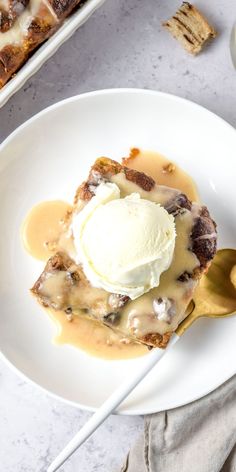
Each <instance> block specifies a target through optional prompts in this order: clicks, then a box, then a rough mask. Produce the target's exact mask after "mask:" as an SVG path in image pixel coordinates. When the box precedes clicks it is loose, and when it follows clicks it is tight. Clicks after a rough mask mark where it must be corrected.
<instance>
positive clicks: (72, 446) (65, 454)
mask: <svg viewBox="0 0 236 472" xmlns="http://www.w3.org/2000/svg"><path fill="white" fill-rule="evenodd" d="M178 339H179V336H177V334H174V335H173V336H172V338H171V339H170V342H169V343H168V347H167V348H166V349H158V348H157V349H153V350H152V351H151V352H150V353H149V354H148V355H147V356H146V358H145V362H144V365H143V366H142V368H141V369H139V370H138V371H137V372H136V373H135V375H134V376H131V377H130V378H129V379H128V381H127V380H125V381H124V382H123V383H122V384H121V386H120V387H119V388H118V389H116V390H115V392H114V393H112V394H111V396H110V397H109V398H108V399H107V400H106V401H105V402H104V403H103V404H102V406H101V407H100V408H99V409H98V410H97V411H96V413H94V415H93V416H91V418H90V419H89V420H88V421H87V423H85V425H84V426H83V427H82V428H81V430H80V431H79V432H78V433H77V434H76V435H75V436H74V438H73V439H72V440H71V441H70V442H69V443H68V444H67V446H66V447H65V448H64V449H63V450H62V451H61V452H60V454H59V455H58V456H57V457H56V459H55V460H54V461H53V462H52V464H51V465H50V466H49V467H48V471H47V472H55V471H56V470H58V469H59V467H61V465H62V464H64V462H65V461H66V460H67V459H68V458H69V457H70V456H71V455H72V454H73V452H75V451H76V449H78V447H80V446H81V444H83V442H84V441H86V439H88V438H89V436H91V434H93V432H94V431H96V429H97V428H98V427H99V426H100V424H102V423H103V422H104V421H105V419H106V418H107V417H108V416H109V415H110V414H111V413H112V412H113V411H114V410H115V409H116V408H117V407H118V406H119V405H120V404H121V403H122V401H123V400H124V399H125V398H126V397H127V396H128V395H129V394H130V393H131V392H132V390H133V389H134V388H135V387H136V385H138V384H139V383H140V381H141V380H142V379H144V377H145V376H146V375H147V374H148V372H150V370H151V369H152V368H153V367H154V366H155V364H156V363H157V362H158V361H159V360H160V359H161V358H162V357H163V356H164V354H165V353H166V352H167V351H168V350H169V349H170V347H171V346H173V345H174V344H175V343H176V341H178Z"/></svg>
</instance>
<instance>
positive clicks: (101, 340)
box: [22, 149, 199, 359]
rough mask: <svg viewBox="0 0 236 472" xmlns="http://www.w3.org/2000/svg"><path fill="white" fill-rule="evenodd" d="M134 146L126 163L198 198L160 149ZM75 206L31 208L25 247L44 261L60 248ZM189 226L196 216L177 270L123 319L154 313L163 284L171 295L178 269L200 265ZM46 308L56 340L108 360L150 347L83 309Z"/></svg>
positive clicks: (127, 187) (124, 185) (125, 188)
mask: <svg viewBox="0 0 236 472" xmlns="http://www.w3.org/2000/svg"><path fill="white" fill-rule="evenodd" d="M135 151H136V152H135V153H134V152H133V153H131V156H130V158H128V159H125V162H124V163H125V165H127V166H128V167H131V168H134V169H136V170H139V171H142V172H144V173H146V174H148V175H151V176H152V177H153V178H154V180H156V182H157V183H158V184H160V185H165V186H167V187H172V188H177V189H179V190H181V191H182V192H183V193H185V194H186V195H187V196H188V197H189V198H190V199H191V200H193V201H199V198H198V194H197V189H196V186H195V183H194V182H193V180H192V179H191V177H189V176H188V175H187V174H186V173H185V172H184V171H182V169H180V168H179V167H178V166H176V165H175V164H173V163H170V161H169V160H167V159H166V158H164V157H163V156H160V155H159V154H157V153H155V152H150V151H148V152H146V151H140V150H139V149H136V150H135ZM114 182H116V183H117V184H118V185H119V187H120V188H121V190H122V194H123V195H122V196H124V195H125V194H127V193H131V192H133V191H137V186H135V184H132V183H131V182H130V183H128V182H127V181H126V182H125V179H124V178H120V176H119V175H117V176H116V178H114ZM133 186H134V188H133ZM139 190H140V189H139ZM174 192H175V191H173V194H174ZM139 193H140V194H141V193H142V195H141V196H142V197H143V198H150V199H154V201H155V195H152V192H142V191H139ZM162 198H163V201H165V198H166V196H165V194H164V193H163V195H159V196H158V199H159V200H158V201H160V199H162ZM70 209H71V207H70V205H68V203H66V202H62V201H51V202H50V201H49V202H43V203H40V204H39V205H36V206H35V207H34V208H33V209H32V210H31V212H30V213H29V215H28V216H27V218H26V220H25V222H24V225H23V229H22V238H23V244H24V247H25V248H26V250H27V251H28V252H29V253H30V254H31V255H32V256H33V257H35V258H37V259H41V260H44V261H45V260H47V259H48V257H49V256H50V255H51V254H53V253H54V252H55V250H56V248H58V245H57V244H55V242H56V241H58V240H59V237H60V233H61V231H62V225H63V219H64V217H65V215H66V213H67V211H68V210H69V211H70ZM190 226H191V221H190V220H186V222H185V224H184V232H185V233H184V235H179V237H177V238H176V249H175V255H174V260H173V262H174V263H173V262H172V270H168V271H167V272H165V273H164V274H162V277H161V281H162V283H161V284H160V286H159V287H157V288H156V289H153V290H152V291H150V292H149V293H148V294H145V295H143V296H142V297H140V298H139V299H137V300H134V301H133V302H131V303H129V304H128V305H127V307H125V308H124V310H123V315H124V316H123V315H122V316H123V321H122V323H126V322H127V320H129V319H135V316H136V315H139V317H140V313H141V311H142V312H143V311H145V312H146V313H147V311H148V312H150V310H152V301H153V298H154V297H156V296H158V295H161V294H162V290H163V287H164V290H163V292H165V296H166V295H167V296H168V295H170V296H171V295H172V293H173V280H176V275H177V273H178V270H179V271H181V268H182V267H183V266H184V267H185V266H186V268H187V269H188V270H189V271H191V270H192V268H193V267H194V266H196V260H195V258H194V255H193V254H192V253H190V251H187V245H188V237H187V235H188V234H189V227H190ZM177 232H178V231H177ZM181 238H182V239H181ZM60 243H61V246H60V247H62V248H64V250H66V252H67V253H72V252H73V244H72V243H71V241H68V240H66V239H65V238H64V237H62V238H60ZM171 284H172V286H171ZM168 286H169V288H168ZM181 297H184V293H181V290H180V291H179V298H178V297H177V299H178V300H179V303H180V304H181V301H183V300H181ZM47 311H48V312H49V316H50V318H51V319H52V320H53V322H54V324H55V325H56V328H57V333H56V336H55V338H54V342H55V343H56V344H70V345H73V346H75V347H77V348H80V349H83V350H85V351H86V352H88V353H89V354H91V355H94V356H98V357H102V358H106V359H125V358H132V357H138V356H141V355H144V354H145V353H147V352H148V349H147V347H146V346H142V345H140V344H138V343H135V342H130V341H128V340H127V339H124V336H123V335H120V334H119V333H117V332H114V331H113V330H112V329H111V328H109V327H106V326H104V325H101V324H100V323H97V322H96V321H92V320H91V319H89V318H86V317H85V315H84V314H82V312H81V313H79V314H76V315H74V316H73V318H72V320H71V321H69V318H68V317H66V315H65V313H64V312H60V311H54V310H47ZM181 316H183V313H181V312H180V315H179V318H178V319H175V321H174V323H175V324H176V325H177V324H178V322H179V319H181ZM141 324H142V321H141ZM139 328H140V329H141V330H142V332H143V333H145V323H144V326H140V327H139ZM170 328H171V329H173V326H170V325H166V323H163V322H160V327H159V332H160V333H162V332H166V331H168V329H170Z"/></svg>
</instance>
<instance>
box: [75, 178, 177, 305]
mask: <svg viewBox="0 0 236 472" xmlns="http://www.w3.org/2000/svg"><path fill="white" fill-rule="evenodd" d="M72 231H73V236H74V243H75V248H76V251H77V262H80V263H82V265H83V269H84V273H85V275H86V277H87V278H88V280H89V281H90V282H91V284H92V285H93V286H94V287H99V288H103V289H105V290H107V291H108V292H112V293H119V294H122V295H127V296H129V297H130V298H131V299H135V298H137V297H139V296H140V295H142V294H143V293H145V292H148V291H149V290H150V289H151V288H153V287H157V286H158V285H159V280H160V275H161V274H162V272H164V271H165V270H167V269H168V267H169V266H170V264H171V261H172V258H173V252H174V247H175V236H176V234H175V223H174V218H173V216H172V215H169V214H168V212H167V211H166V210H165V209H164V208H163V207H161V206H160V205H159V204H157V203H154V202H151V201H149V200H145V199H142V198H140V195H139V194H138V193H133V194H131V195H129V196H127V197H125V198H120V190H119V187H118V186H117V185H116V184H113V183H101V184H100V185H99V186H98V187H97V189H96V194H95V196H94V197H93V198H92V199H91V200H90V201H89V202H88V204H87V205H86V206H85V207H84V208H83V209H82V210H81V212H79V213H78V214H77V215H76V216H75V217H74V219H73V223H72Z"/></svg>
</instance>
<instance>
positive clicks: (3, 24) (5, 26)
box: [0, 0, 29, 33]
mask: <svg viewBox="0 0 236 472" xmlns="http://www.w3.org/2000/svg"><path fill="white" fill-rule="evenodd" d="M8 3H9V8H8V10H4V9H3V8H0V32H2V33H5V32H6V31H8V30H9V29H10V28H11V27H12V26H13V24H14V22H15V20H16V19H17V18H18V17H19V16H20V15H21V13H22V12H23V11H24V9H25V7H26V6H27V4H28V3H29V0H8Z"/></svg>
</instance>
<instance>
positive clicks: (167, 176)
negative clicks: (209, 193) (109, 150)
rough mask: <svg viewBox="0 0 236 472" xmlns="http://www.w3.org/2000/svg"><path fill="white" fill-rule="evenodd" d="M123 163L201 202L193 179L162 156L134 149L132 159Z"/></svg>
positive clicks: (158, 182) (190, 198)
mask: <svg viewBox="0 0 236 472" xmlns="http://www.w3.org/2000/svg"><path fill="white" fill-rule="evenodd" d="M133 151H134V152H133ZM123 162H124V164H125V165H127V167H130V168H131V169H135V170H138V171H140V172H144V173H145V174H147V175H150V176H151V177H152V178H153V179H154V180H155V181H156V183H157V184H158V185H166V186H167V187H172V188H175V189H179V190H181V191H182V192H183V193H185V195H187V197H188V198H189V200H191V201H192V202H199V195H198V191H197V187H196V184H195V182H194V181H193V179H192V178H191V177H190V176H189V175H188V174H187V173H186V172H184V171H183V170H182V169H181V168H180V167H179V166H177V165H176V164H175V163H173V162H171V161H170V160H168V159H166V157H164V156H162V155H161V154H158V153H156V152H153V151H143V150H141V149H140V150H139V149H137V148H134V150H133V149H131V151H130V157H128V158H127V159H124V160H123Z"/></svg>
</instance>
